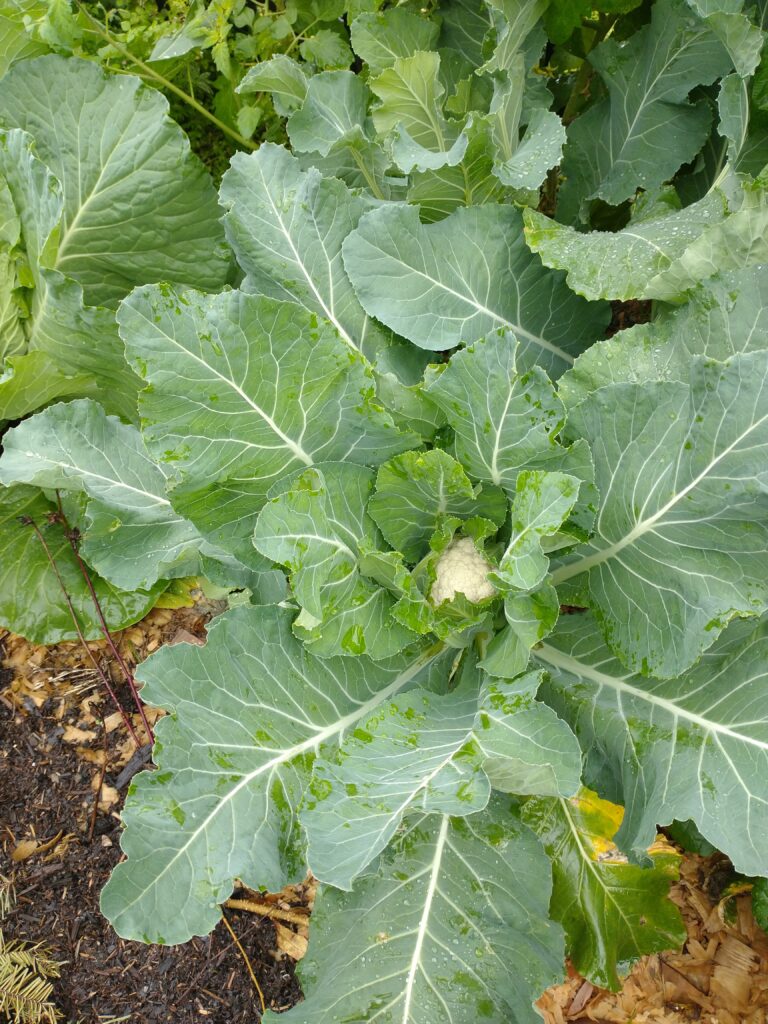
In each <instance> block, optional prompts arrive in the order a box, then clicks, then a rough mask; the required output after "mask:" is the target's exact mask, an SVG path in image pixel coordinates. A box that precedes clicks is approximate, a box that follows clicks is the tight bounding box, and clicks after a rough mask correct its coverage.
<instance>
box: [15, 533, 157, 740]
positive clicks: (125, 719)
mask: <svg viewBox="0 0 768 1024" xmlns="http://www.w3.org/2000/svg"><path fill="white" fill-rule="evenodd" d="M23 522H24V523H25V524H26V525H28V526H31V527H32V529H33V530H34V531H35V534H36V536H37V539H38V540H39V541H40V543H41V545H42V547H43V551H44V552H45V555H46V558H47V559H48V562H49V563H50V566H51V569H52V570H53V573H54V575H55V577H56V579H57V580H58V582H59V586H60V587H61V592H62V594H63V595H64V600H65V601H66V603H67V608H68V609H69V614H70V615H71V616H72V622H73V623H74V626H75V630H76V631H77V636H78V638H79V640H80V643H81V644H82V646H83V649H84V650H85V652H86V654H87V655H88V657H89V658H90V660H91V664H92V665H93V667H94V668H95V670H96V673H97V675H98V676H99V678H100V679H101V681H102V683H103V684H104V687H105V689H106V691H107V693H108V694H109V696H110V697H111V698H112V701H113V703H114V705H115V707H116V708H117V710H118V711H119V712H120V717H121V718H122V719H123V722H124V723H125V727H126V729H127V730H128V732H129V733H130V736H131V739H132V740H133V742H134V743H135V744H136V746H137V747H141V743H140V741H139V737H138V736H137V735H136V730H135V729H134V728H133V723H132V722H131V720H130V718H129V717H128V715H127V714H126V711H125V708H124V707H123V705H122V704H121V703H120V701H119V699H118V696H117V694H116V693H115V691H114V690H113V688H112V684H111V683H110V681H109V676H108V675H107V674H106V672H105V671H104V669H103V668H102V667H101V665H100V664H99V663H98V661H97V660H96V657H95V655H94V653H93V651H92V650H91V648H90V647H89V646H88V641H87V640H86V639H85V637H84V636H83V631H82V629H81V628H80V622H79V621H78V618H77V612H76V611H75V608H74V605H73V604H72V599H71V598H70V596H69V592H68V590H67V588H66V585H65V583H64V580H63V579H62V578H61V573H60V572H59V567H58V566H57V565H56V560H55V559H54V557H53V554H52V553H51V549H50V548H49V547H48V542H47V540H46V539H45V537H44V536H43V532H42V530H41V529H40V527H39V526H38V525H37V523H36V522H35V521H34V520H33V519H32V518H31V517H30V516H25V517H24V519H23Z"/></svg>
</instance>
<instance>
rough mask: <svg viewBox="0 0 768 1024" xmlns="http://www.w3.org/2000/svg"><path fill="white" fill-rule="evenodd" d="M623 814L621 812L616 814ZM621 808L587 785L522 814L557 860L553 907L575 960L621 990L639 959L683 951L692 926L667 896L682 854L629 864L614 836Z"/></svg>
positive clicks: (595, 978)
mask: <svg viewBox="0 0 768 1024" xmlns="http://www.w3.org/2000/svg"><path fill="white" fill-rule="evenodd" d="M616 812H618V814H617V813H616ZM620 819H621V809H620V808H618V807H612V806H611V805H610V804H606V802H605V801H603V800H598V799H597V798H596V797H595V795H594V794H592V793H590V792H589V790H583V791H582V792H581V793H580V794H579V796H577V797H574V798H573V799H572V800H544V799H532V800H529V801H527V803H526V804H525V807H524V808H523V820H524V821H525V822H526V823H527V824H528V825H530V826H531V828H533V830H534V831H535V832H536V833H537V835H538V836H539V837H540V838H541V841H542V842H543V844H544V848H545V849H546V851H547V853H548V854H549V856H550V858H551V859H552V880H553V891H552V902H551V904H550V913H551V914H552V917H553V918H554V919H555V920H556V921H559V922H560V924H562V926H563V928H564V929H565V933H566V936H567V939H568V952H569V956H570V958H571V961H572V963H573V965H574V967H575V968H576V970H577V971H579V972H580V973H581V974H583V975H584V976H585V977H586V978H588V979H589V980H590V981H591V982H593V983H594V984H595V985H599V986H600V987H601V988H610V989H618V988H620V987H621V978H622V975H624V974H625V973H626V972H627V970H628V968H629V967H630V965H631V963H632V961H633V960H637V959H638V958H639V957H641V956H643V955H644V954H646V953H657V952H661V951H662V950H666V949H679V948H680V946H681V945H682V943H683V941H684V939H685V936H686V930H685V926H684V924H683V921H682V918H681V917H680V911H679V910H678V908H677V907H676V906H675V904H674V903H672V902H671V900H669V899H668V898H667V894H668V891H669V886H670V883H671V882H673V881H675V880H676V878H677V865H678V862H679V859H680V858H679V856H678V854H676V853H674V852H672V851H671V850H669V849H667V850H666V851H664V850H660V851H657V852H655V853H654V854H653V866H652V867H648V868H641V867H638V866H637V865H635V864H627V863H626V861H625V860H624V859H623V858H622V857H621V856H620V855H619V853H618V851H617V850H615V849H613V850H612V849H611V846H612V843H611V842H610V840H611V839H612V838H613V834H614V833H615V831H616V828H617V826H618V824H619V821H620Z"/></svg>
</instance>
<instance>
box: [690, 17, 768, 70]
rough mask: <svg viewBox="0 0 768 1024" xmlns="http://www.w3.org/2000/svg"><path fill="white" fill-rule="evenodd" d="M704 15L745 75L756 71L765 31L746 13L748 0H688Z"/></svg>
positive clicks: (734, 63) (737, 66)
mask: <svg viewBox="0 0 768 1024" xmlns="http://www.w3.org/2000/svg"><path fill="white" fill-rule="evenodd" d="M687 2H688V6H689V7H692V8H693V10H694V11H696V13H697V14H698V15H699V16H700V17H701V18H704V19H705V20H706V22H707V24H708V25H709V26H710V28H711V29H712V31H713V32H714V33H715V35H716V36H717V37H718V39H720V40H721V41H722V43H723V45H724V46H725V48H726V50H727V51H728V53H729V54H730V57H731V60H732V61H733V66H734V67H735V68H736V70H737V71H738V73H739V75H740V76H741V77H742V78H748V77H749V75H751V74H753V73H754V70H755V68H756V67H757V65H758V63H759V62H760V50H761V48H762V45H763V33H762V32H761V31H760V29H759V28H758V26H757V25H755V24H753V23H752V21H750V19H749V16H748V15H746V14H745V13H744V0H687Z"/></svg>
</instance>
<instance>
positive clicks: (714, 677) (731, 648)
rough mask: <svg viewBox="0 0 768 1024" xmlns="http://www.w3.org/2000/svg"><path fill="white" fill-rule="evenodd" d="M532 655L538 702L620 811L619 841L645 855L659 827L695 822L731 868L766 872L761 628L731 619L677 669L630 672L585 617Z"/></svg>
mask: <svg viewBox="0 0 768 1024" xmlns="http://www.w3.org/2000/svg"><path fill="white" fill-rule="evenodd" d="M536 656H537V657H538V658H539V659H540V662H541V664H542V665H543V666H544V667H545V668H547V670H548V672H549V677H550V682H549V683H548V684H545V686H544V687H543V694H542V695H543V696H544V697H545V698H546V700H547V701H548V703H550V704H551V705H552V706H553V707H554V708H555V709H556V710H557V712H558V714H560V715H562V716H563V718H565V720H566V721H568V722H569V723H570V724H571V726H572V727H573V729H574V731H575V732H576V734H577V736H578V737H579V740H580V742H581V745H582V748H583V750H584V751H585V752H586V766H585V770H586V778H587V781H588V782H589V783H590V785H593V786H596V787H597V788H599V789H600V790H601V792H602V793H603V794H604V795H606V796H608V797H609V798H610V799H612V800H617V801H621V803H623V804H624V805H625V807H626V811H625V816H624V821H623V824H622V827H621V830H620V831H619V834H618V836H617V841H618V842H619V844H620V845H621V846H622V848H626V849H628V850H630V851H631V852H632V853H633V854H634V855H635V856H636V857H639V858H642V857H643V856H644V854H645V850H646V849H647V847H648V845H649V844H650V843H651V842H652V841H653V838H654V835H655V833H656V828H657V825H667V824H670V823H671V822H672V820H673V819H678V820H680V821H686V820H688V819H692V820H693V821H695V822H696V825H697V826H698V828H699V830H700V831H701V832H702V834H703V835H705V836H706V837H707V839H709V840H710V841H711V842H712V843H714V844H715V845H716V846H717V848H718V849H719V850H722V851H723V852H724V853H726V854H727V855H728V856H729V857H730V858H731V860H732V861H733V863H734V865H735V867H736V869H737V871H741V872H743V873H744V874H746V875H755V874H765V873H766V862H765V849H766V843H768V785H767V784H766V779H768V714H766V709H765V689H766V682H767V681H766V671H767V669H766V666H768V629H767V628H766V625H765V623H762V624H760V625H758V626H755V624H754V623H750V622H746V621H745V622H736V623H734V624H732V625H731V626H729V628H728V629H727V630H726V631H725V633H724V634H723V636H722V637H721V638H720V640H718V641H717V643H716V644H714V645H713V646H712V647H711V648H710V649H709V650H708V651H707V652H706V653H705V654H704V655H703V656H702V659H701V661H700V662H699V663H698V664H697V665H695V666H694V667H693V668H692V669H690V670H689V671H688V672H686V673H684V674H683V675H682V676H680V677H678V678H676V679H673V680H669V681H658V680H651V679H646V678H643V677H641V676H638V675H632V674H631V673H629V672H628V671H627V670H626V669H625V668H624V667H623V666H622V665H621V664H620V662H619V661H618V660H617V659H616V658H615V657H614V656H613V655H612V654H611V652H610V651H609V649H608V648H607V647H606V646H605V643H604V641H603V639H602V637H601V635H600V631H599V629H598V628H597V627H596V625H595V623H594V621H593V620H592V618H591V616H589V615H580V616H572V617H570V616H566V617H564V618H563V619H561V621H560V625H559V626H558V628H557V630H556V632H555V634H554V635H553V636H552V637H551V639H549V640H547V642H546V643H545V644H544V645H543V646H542V647H541V648H540V649H539V651H537V654H536Z"/></svg>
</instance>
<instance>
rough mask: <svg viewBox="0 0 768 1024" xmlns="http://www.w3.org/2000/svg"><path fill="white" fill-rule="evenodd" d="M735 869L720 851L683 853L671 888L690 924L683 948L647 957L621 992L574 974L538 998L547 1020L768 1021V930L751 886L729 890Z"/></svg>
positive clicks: (611, 1023) (555, 1023)
mask: <svg viewBox="0 0 768 1024" xmlns="http://www.w3.org/2000/svg"><path fill="white" fill-rule="evenodd" d="M732 877H733V871H732V869H731V867H730V864H729V862H728V861H727V860H726V859H725V858H724V857H722V856H721V855H720V854H717V855H715V856H713V857H707V858H705V857H697V856H694V855H688V856H686V857H685V858H684V860H683V862H682V865H681V871H680V881H679V882H677V883H676V884H675V885H673V886H672V890H671V893H670V895H671V898H672V899H673V900H674V902H675V903H677V905H678V906H679V907H680V910H681V912H682V915H683V920H684V921H685V925H686V928H687V930H688V939H687V941H686V943H685V946H684V947H683V950H682V952H680V953H663V954H661V955H658V956H648V957H644V958H643V959H642V960H641V961H640V962H639V963H638V964H636V965H635V967H634V969H633V970H632V972H631V973H630V974H629V976H628V978H627V979H626V981H625V982H624V986H623V988H622V991H621V992H618V993H610V992H603V991H601V990H600V989H596V988H594V987H593V986H592V985H590V983H589V982H587V981H584V980H583V979H582V978H580V977H578V975H576V974H574V976H573V977H571V978H570V979H569V980H568V981H567V982H566V983H565V984H563V985H558V986H557V987H556V988H552V989H549V991H548V992H546V993H545V995H544V997H543V998H542V999H541V1000H540V1003H539V1006H540V1008H541V1010H542V1011H543V1013H544V1021H545V1024H689V1022H691V1021H698V1022H699V1024H766V1021H768V937H767V936H766V934H765V932H763V931H762V930H761V929H760V928H758V927H757V925H756V924H755V919H754V917H753V916H752V908H751V897H750V895H749V892H748V891H742V892H741V893H738V894H734V895H730V892H731V887H729V886H728V885H727V883H728V882H730V881H731V879H732ZM724 886H725V888H724ZM741 888H742V889H744V890H746V889H747V888H748V887H746V886H742V887H741Z"/></svg>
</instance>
